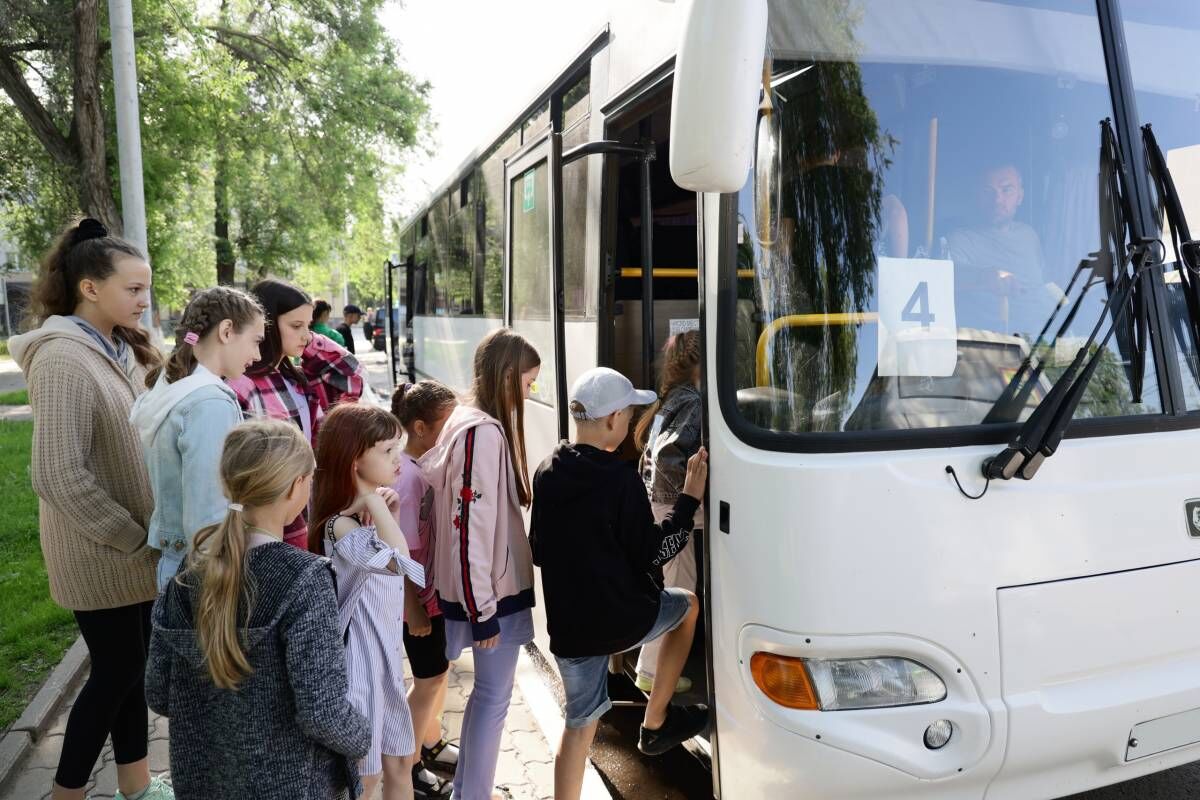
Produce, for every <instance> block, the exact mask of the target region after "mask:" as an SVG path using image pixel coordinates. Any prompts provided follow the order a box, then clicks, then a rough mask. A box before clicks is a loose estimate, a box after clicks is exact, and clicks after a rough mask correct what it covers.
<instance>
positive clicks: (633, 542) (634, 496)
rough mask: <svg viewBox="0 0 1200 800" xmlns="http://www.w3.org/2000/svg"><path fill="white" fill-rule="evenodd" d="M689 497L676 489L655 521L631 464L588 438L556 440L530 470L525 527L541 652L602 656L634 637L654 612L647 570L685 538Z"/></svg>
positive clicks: (654, 592) (656, 591) (654, 587)
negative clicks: (534, 571) (540, 603)
mask: <svg viewBox="0 0 1200 800" xmlns="http://www.w3.org/2000/svg"><path fill="white" fill-rule="evenodd" d="M698 505H699V503H698V501H697V500H696V499H695V498H693V497H689V496H688V495H682V494H681V495H679V499H678V500H676V501H675V509H674V511H673V512H672V513H671V514H670V515H668V516H667V518H666V519H664V520H663V522H662V524H661V525H656V524H655V523H654V515H653V514H652V513H651V511H650V500H649V499H648V498H647V497H646V487H645V486H644V485H643V484H642V481H641V480H640V479H639V477H638V474H637V471H636V470H635V469H634V467H633V465H632V464H629V463H627V462H624V461H622V460H621V459H620V458H618V457H617V456H616V455H615V454H613V453H608V452H605V451H603V450H598V449H596V448H594V447H590V446H588V445H575V444H570V443H566V442H564V443H562V444H560V445H559V446H558V447H557V448H555V450H554V452H553V453H551V454H550V457H549V458H547V459H546V460H545V461H543V462H542V465H541V466H540V467H538V470H537V473H536V474H535V475H534V477H533V511H532V519H531V521H530V527H529V543H530V545H531V547H532V549H533V562H534V563H535V564H537V565H538V566H539V567H541V568H542V591H543V592H544V593H545V597H546V620H547V624H548V627H549V630H550V651H551V652H552V653H554V654H555V655H557V656H563V657H564V658H579V657H582V656H598V655H610V654H612V653H620V652H623V651H625V650H628V649H629V648H631V647H633V646H634V645H636V644H637V643H638V642H640V641H641V640H642V639H643V638H644V637H645V635H646V634H647V633H649V631H650V628H651V626H653V625H654V621H655V619H657V617H658V604H659V597H660V591H661V590H660V588H659V586H658V584H657V583H656V582H655V580H654V578H653V577H652V575H651V573H652V571H654V570H656V569H657V568H659V567H661V566H662V565H663V564H665V563H666V562H668V561H670V560H671V558H673V557H674V556H675V555H676V554H677V553H678V552H679V551H680V550H682V549H683V547H684V545H686V544H687V541H688V537H689V535H690V534H691V530H692V517H693V516H694V515H695V513H696V507H697V506H698Z"/></svg>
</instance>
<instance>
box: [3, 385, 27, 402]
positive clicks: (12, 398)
mask: <svg viewBox="0 0 1200 800" xmlns="http://www.w3.org/2000/svg"><path fill="white" fill-rule="evenodd" d="M27 405H29V392H28V391H27V390H25V389H17V390H16V391H15V392H0V406H27Z"/></svg>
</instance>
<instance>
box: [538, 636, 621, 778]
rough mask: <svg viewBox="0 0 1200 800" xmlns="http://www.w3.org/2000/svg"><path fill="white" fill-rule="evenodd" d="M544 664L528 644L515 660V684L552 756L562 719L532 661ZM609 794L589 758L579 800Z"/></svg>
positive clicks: (540, 653) (585, 765) (548, 688)
mask: <svg viewBox="0 0 1200 800" xmlns="http://www.w3.org/2000/svg"><path fill="white" fill-rule="evenodd" d="M538 661H541V662H542V663H543V664H545V665H547V666H546V669H549V666H548V662H547V661H546V657H545V656H544V655H543V654H542V651H541V648H540V647H538V646H537V644H536V643H534V642H529V643H528V644H526V645H525V646H524V647H522V648H521V657H520V660H518V661H517V674H516V684H517V688H519V689H520V690H521V694H522V695H524V697H525V704H526V705H527V706H528V707H529V710H530V712H531V713H532V714H533V718H534V720H535V721H536V722H537V725H538V727H539V728H541V731H542V736H543V737H544V738H545V739H546V742H547V743H548V744H549V745H550V750H551V752H552V753H554V752H556V748H557V747H558V741H559V739H561V738H562V731H563V718H562V712H561V710H560V709H559V705H558V701H557V700H556V699H555V698H554V692H553V691H552V690H551V688H550V687H549V686H548V685H547V684H546V681H545V680H544V679H543V677H542V673H541V671H540V670H539V668H538V664H537V663H536V662H538ZM611 798H612V793H611V792H609V790H608V787H606V786H605V785H604V780H603V779H602V778H601V777H600V773H599V772H598V771H597V770H596V767H595V765H594V764H593V763H592V759H591V757H590V756H589V757H588V760H587V762H586V763H585V764H584V768H583V786H582V787H581V793H580V799H581V800H611Z"/></svg>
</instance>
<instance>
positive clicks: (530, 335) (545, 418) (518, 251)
mask: <svg viewBox="0 0 1200 800" xmlns="http://www.w3.org/2000/svg"><path fill="white" fill-rule="evenodd" d="M549 156H550V145H549V143H548V142H547V141H542V142H540V143H538V144H536V145H534V146H532V147H530V148H526V149H525V150H524V151H522V152H519V153H517V154H516V155H515V156H514V157H513V158H511V159H509V160H508V161H506V162H505V165H504V182H505V186H506V187H507V189H506V191H505V208H506V213H505V219H506V220H507V221H508V231H507V236H506V238H507V250H508V258H507V260H506V263H507V264H508V267H509V272H508V286H509V290H508V292H507V293H506V296H507V298H508V307H507V308H506V309H505V315H504V316H505V321H506V323H507V324H508V325H509V326H510V327H511V328H512V329H513V330H515V331H517V332H518V333H520V334H521V335H522V336H524V337H525V338H526V339H528V340H529V342H530V344H532V345H533V346H534V347H535V348H536V349H537V351H538V353H539V355H541V358H542V369H541V373H540V374H539V376H538V380H537V381H536V382H535V384H534V388H533V391H532V392H531V393H530V402H528V403H527V404H526V407H525V441H526V448H527V449H528V458H529V463H530V465H531V466H532V465H534V464H537V463H539V462H540V461H541V460H542V459H543V458H544V457H545V456H546V455H548V454H549V453H550V451H551V450H552V449H553V448H554V445H555V443H556V442H558V440H559V439H560V438H561V437H562V435H563V433H562V426H563V425H564V424H565V423H564V421H563V419H564V418H563V415H565V412H566V409H565V405H566V403H565V401H564V400H563V398H565V396H566V387H565V386H564V385H560V379H559V375H560V368H559V367H560V364H561V355H562V348H563V342H562V336H561V332H557V333H556V325H555V318H556V314H555V308H554V292H553V287H554V276H553V275H552V270H551V249H552V247H553V244H554V242H553V240H552V231H553V222H554V220H553V219H552V208H551V199H552V198H551V194H550V192H551V180H550V165H549V163H548V162H549ZM560 230H561V228H560Z"/></svg>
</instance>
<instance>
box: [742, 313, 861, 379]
mask: <svg viewBox="0 0 1200 800" xmlns="http://www.w3.org/2000/svg"><path fill="white" fill-rule="evenodd" d="M878 321H879V314H878V313H877V312H875V311H849V312H844V313H832V314H826V313H819V314H788V315H787V316H786V317H776V318H775V319H773V320H771V321H770V322H768V323H767V325H766V327H765V328H763V330H762V333H760V334H759V335H758V344H757V345H756V346H755V349H754V383H755V385H756V386H768V385H769V384H770V380H771V376H770V371H769V370H768V369H767V345H768V344H769V343H770V342H771V340H772V339H774V338H775V334H777V333H778V332H779V331H781V330H783V329H784V328H811V327H813V326H816V325H861V324H862V323H864V322H878Z"/></svg>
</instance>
